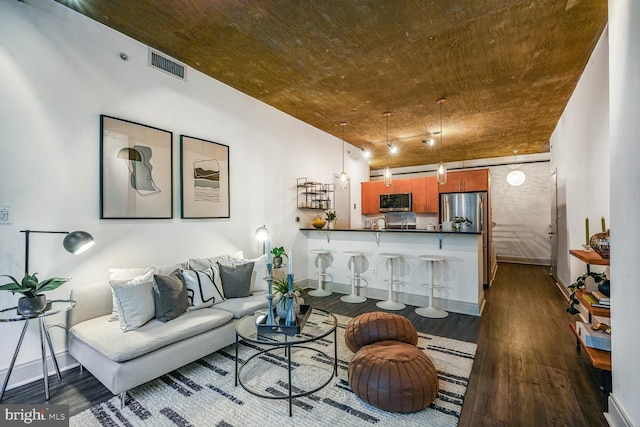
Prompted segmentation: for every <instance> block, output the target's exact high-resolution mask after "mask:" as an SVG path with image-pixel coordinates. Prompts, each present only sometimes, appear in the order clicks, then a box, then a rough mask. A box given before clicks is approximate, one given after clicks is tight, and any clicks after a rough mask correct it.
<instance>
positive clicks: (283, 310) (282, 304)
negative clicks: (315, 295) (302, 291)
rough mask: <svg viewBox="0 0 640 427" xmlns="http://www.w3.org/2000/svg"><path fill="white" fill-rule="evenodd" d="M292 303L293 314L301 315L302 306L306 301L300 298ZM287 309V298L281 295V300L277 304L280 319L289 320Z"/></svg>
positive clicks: (296, 298)
mask: <svg viewBox="0 0 640 427" xmlns="http://www.w3.org/2000/svg"><path fill="white" fill-rule="evenodd" d="M291 301H292V302H293V312H294V313H295V314H296V315H297V314H298V313H300V306H301V305H302V304H303V303H304V300H303V299H302V298H300V297H295V298H293V299H292V300H291ZM287 308H288V307H287V298H286V297H285V296H284V295H280V300H279V301H278V303H277V304H276V314H277V315H278V317H279V318H281V319H286V318H287V311H288V310H287Z"/></svg>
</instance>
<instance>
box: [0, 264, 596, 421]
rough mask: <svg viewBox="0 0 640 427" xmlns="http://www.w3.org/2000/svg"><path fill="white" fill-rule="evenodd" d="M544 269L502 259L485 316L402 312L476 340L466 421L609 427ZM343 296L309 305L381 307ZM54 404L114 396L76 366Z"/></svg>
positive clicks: (75, 408) (60, 384)
mask: <svg viewBox="0 0 640 427" xmlns="http://www.w3.org/2000/svg"><path fill="white" fill-rule="evenodd" d="M547 271H548V269H547V268H543V267H539V266H529V265H518V264H503V263H502V264H500V266H499V268H498V274H497V277H496V280H495V281H494V284H493V286H492V287H491V288H490V289H487V290H486V291H485V292H486V298H487V304H486V307H485V310H484V313H483V315H482V317H475V316H465V315H460V314H455V313H450V314H449V316H448V317H447V318H445V319H426V318H424V317H421V316H418V315H416V314H415V313H414V312H413V307H407V308H406V309H405V310H403V311H400V312H397V313H399V314H402V315H404V316H406V317H408V318H409V319H410V320H411V321H412V322H413V324H414V325H415V326H416V329H418V330H419V331H421V332H425V333H428V334H434V335H440V336H445V337H449V338H454V339H458V340H463V341H471V342H475V343H477V344H478V351H477V354H476V360H475V362H474V365H473V371H472V373H471V379H470V382H469V387H468V389H467V394H466V397H465V401H464V406H463V409H462V417H461V418H460V426H463V427H466V426H474V427H475V426H559V425H563V426H606V425H607V423H606V421H605V419H604V416H603V414H602V413H603V412H604V411H606V410H607V406H606V405H607V402H606V394H605V393H601V392H600V391H599V389H598V386H599V385H600V381H601V378H600V374H599V372H598V371H596V370H595V369H594V368H593V367H592V366H591V364H590V363H589V360H588V359H587V358H586V356H585V355H584V353H583V352H580V353H578V352H576V341H575V336H574V335H573V333H572V332H571V330H570V328H569V323H570V322H571V321H574V320H576V319H577V318H576V317H575V316H572V315H569V314H568V313H566V311H565V308H566V302H565V300H564V298H563V296H562V294H561V293H560V291H559V290H558V289H557V288H556V286H555V283H554V281H553V280H552V279H551V278H550V277H549V275H548V274H547ZM339 297H340V295H336V294H334V295H332V296H330V297H325V298H314V297H310V296H308V295H307V296H305V303H307V304H311V305H313V306H314V307H318V308H322V309H324V310H328V311H333V312H335V313H337V314H342V315H345V316H356V315H358V314H361V313H364V312H368V311H375V310H377V307H376V306H375V303H376V301H374V300H368V301H367V302H365V303H362V304H345V303H342V302H340V300H339ZM50 386H51V399H50V400H49V403H52V404H58V403H64V404H68V405H70V413H71V415H73V414H76V413H78V412H80V411H82V410H84V409H86V408H88V407H90V406H91V405H93V404H95V403H98V402H100V401H104V400H106V399H108V398H110V397H111V394H110V393H109V391H108V390H107V389H105V388H104V387H103V386H102V385H101V384H100V383H99V382H98V381H97V380H95V379H94V378H93V377H92V376H91V374H89V373H88V372H86V371H85V372H80V371H79V370H78V369H73V370H70V371H67V372H66V373H64V376H63V379H62V381H58V380H57V379H55V378H54V377H52V378H51V380H50ZM2 403H5V404H11V403H44V393H43V391H42V381H38V382H36V383H33V384H29V385H26V386H23V387H19V388H16V389H13V390H9V391H8V392H7V393H6V394H5V398H4V400H3V402H2Z"/></svg>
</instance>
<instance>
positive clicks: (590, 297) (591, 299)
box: [582, 292, 611, 308]
mask: <svg viewBox="0 0 640 427" xmlns="http://www.w3.org/2000/svg"><path fill="white" fill-rule="evenodd" d="M594 294H595V293H594V292H592V293H588V292H583V293H582V298H584V300H585V301H586V302H588V303H589V304H590V305H591V306H592V307H599V308H610V307H611V301H610V300H602V301H601V300H599V299H598V298H597V297H596V296H595V295H594ZM603 296H604V295H603ZM605 298H606V297H605Z"/></svg>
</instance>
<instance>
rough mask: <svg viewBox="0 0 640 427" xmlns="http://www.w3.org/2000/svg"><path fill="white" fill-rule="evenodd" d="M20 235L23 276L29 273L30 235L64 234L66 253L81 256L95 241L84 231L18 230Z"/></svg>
mask: <svg viewBox="0 0 640 427" xmlns="http://www.w3.org/2000/svg"><path fill="white" fill-rule="evenodd" d="M20 232H21V233H24V238H25V244H24V272H25V274H28V273H29V236H30V235H31V233H39V234H65V237H64V240H63V242H62V246H64V248H65V249H66V251H67V252H70V253H72V254H74V255H78V254H81V253H82V252H84V251H86V250H87V249H89V248H90V247H91V246H93V244H94V243H95V241H94V240H93V236H91V234H89V233H87V232H86V231H42V230H20Z"/></svg>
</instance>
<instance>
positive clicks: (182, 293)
mask: <svg viewBox="0 0 640 427" xmlns="http://www.w3.org/2000/svg"><path fill="white" fill-rule="evenodd" d="M153 280H154V282H155V283H154V286H153V291H154V292H153V301H154V305H155V309H156V319H158V320H159V321H161V322H168V321H169V320H172V319H175V318H176V317H178V316H180V315H181V314H182V313H184V312H185V311H187V307H188V306H189V299H188V298H187V286H186V285H185V283H184V279H183V278H182V273H180V270H175V271H173V272H172V273H171V274H170V275H168V276H163V275H160V274H154V275H153Z"/></svg>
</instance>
